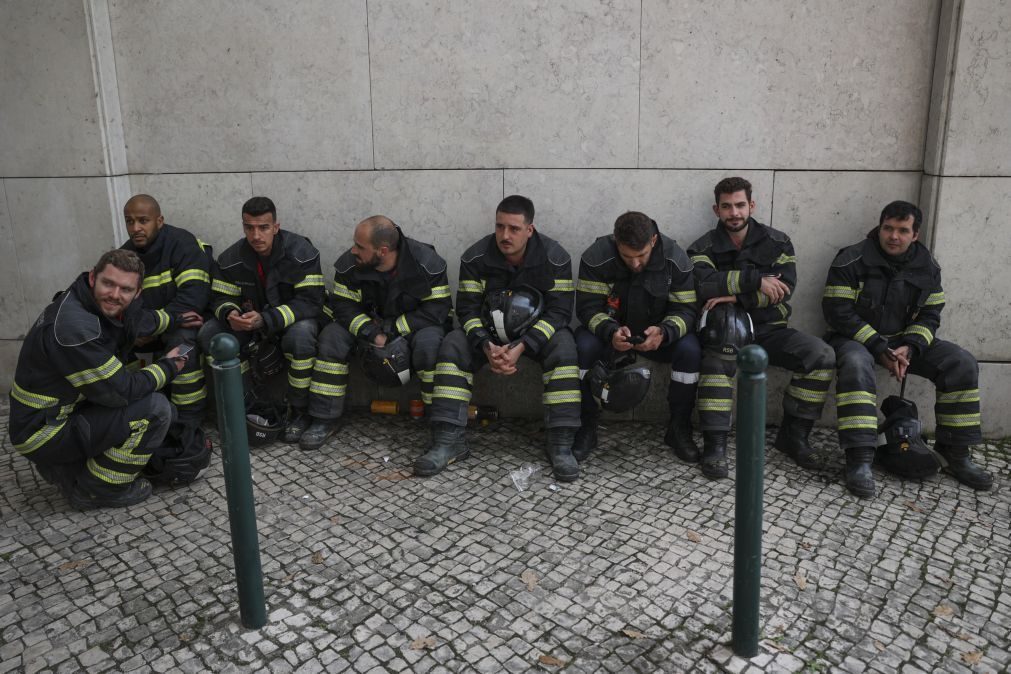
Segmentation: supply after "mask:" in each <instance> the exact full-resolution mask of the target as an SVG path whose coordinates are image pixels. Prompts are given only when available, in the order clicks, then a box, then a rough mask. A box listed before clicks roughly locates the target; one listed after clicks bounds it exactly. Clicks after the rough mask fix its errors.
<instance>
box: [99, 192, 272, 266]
mask: <svg viewBox="0 0 1011 674" xmlns="http://www.w3.org/2000/svg"><path fill="white" fill-rule="evenodd" d="M130 192H131V194H141V193H143V194H150V195H151V196H153V197H154V198H155V199H157V200H158V203H159V204H160V205H161V210H162V215H164V216H165V222H167V223H169V224H171V225H175V226H176V227H182V228H183V229H187V230H189V231H190V232H192V233H193V234H194V235H195V236H197V237H198V238H200V239H201V240H203V241H206V242H207V243H209V244H211V245H212V246H214V254H215V255H219V254H220V253H221V252H222V251H224V250H225V248H227V247H228V246H230V245H231V244H233V243H234V242H235V241H237V240H238V239H239V238H241V237H242V236H243V234H242V204H244V203H245V202H246V200H247V199H249V198H250V197H251V196H253V187H252V181H251V179H250V175H249V174H248V173H203V174H199V173H189V174H165V175H134V176H130ZM124 205H125V204H119V210H118V212H117V216H118V217H119V218H120V221H122V216H121V213H122V207H123V206H124ZM124 232H125V230H124Z"/></svg>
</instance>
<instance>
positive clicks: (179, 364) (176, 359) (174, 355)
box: [165, 344, 192, 372]
mask: <svg viewBox="0 0 1011 674" xmlns="http://www.w3.org/2000/svg"><path fill="white" fill-rule="evenodd" d="M182 347H183V345H182V344H180V345H179V346H177V347H175V348H173V349H172V350H171V351H169V352H167V353H166V354H165V357H166V358H168V359H169V360H170V361H171V362H172V364H173V365H175V367H176V372H179V371H180V370H182V369H183V368H184V367H186V359H187V358H189V356H188V355H182V356H180V355H179V350H180V349H181V348H182ZM190 350H192V347H189V348H188V349H187V351H190Z"/></svg>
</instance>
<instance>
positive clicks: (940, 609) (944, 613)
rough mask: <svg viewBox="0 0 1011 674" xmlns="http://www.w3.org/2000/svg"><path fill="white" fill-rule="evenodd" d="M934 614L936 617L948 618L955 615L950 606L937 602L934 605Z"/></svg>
mask: <svg viewBox="0 0 1011 674" xmlns="http://www.w3.org/2000/svg"><path fill="white" fill-rule="evenodd" d="M934 615H936V616H937V617H938V618H950V617H951V616H953V615H955V609H953V608H951V607H950V606H946V605H945V604H938V605H937V606H935V607H934Z"/></svg>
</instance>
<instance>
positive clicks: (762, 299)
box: [755, 290, 769, 309]
mask: <svg viewBox="0 0 1011 674" xmlns="http://www.w3.org/2000/svg"><path fill="white" fill-rule="evenodd" d="M755 305H756V306H757V307H758V308H759V309H763V308H765V307H767V306H769V298H768V297H767V296H766V295H765V293H763V292H762V291H761V290H756V291H755Z"/></svg>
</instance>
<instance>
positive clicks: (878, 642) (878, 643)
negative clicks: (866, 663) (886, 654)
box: [874, 641, 887, 651]
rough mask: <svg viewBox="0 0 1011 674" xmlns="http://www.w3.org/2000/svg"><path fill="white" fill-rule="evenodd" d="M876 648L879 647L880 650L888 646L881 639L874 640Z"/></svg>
mask: <svg viewBox="0 0 1011 674" xmlns="http://www.w3.org/2000/svg"><path fill="white" fill-rule="evenodd" d="M874 648H876V649H878V650H879V651H883V650H885V649H886V648H887V646H885V645H884V644H883V643H881V642H880V641H875V642H874Z"/></svg>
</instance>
